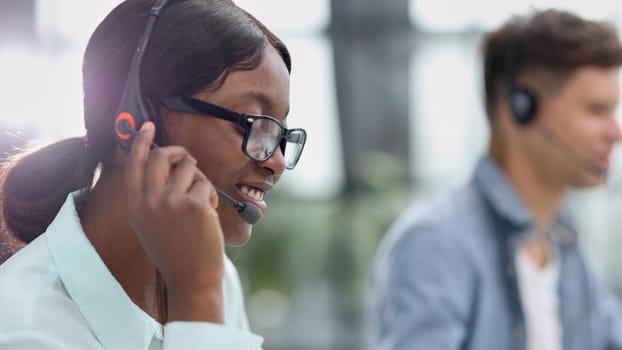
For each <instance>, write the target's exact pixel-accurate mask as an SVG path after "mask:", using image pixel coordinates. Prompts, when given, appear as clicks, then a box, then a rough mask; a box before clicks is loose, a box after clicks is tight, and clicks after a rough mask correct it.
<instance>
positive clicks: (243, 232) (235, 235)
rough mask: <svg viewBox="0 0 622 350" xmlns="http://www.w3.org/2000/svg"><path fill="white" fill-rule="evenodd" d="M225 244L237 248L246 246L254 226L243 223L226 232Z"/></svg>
mask: <svg viewBox="0 0 622 350" xmlns="http://www.w3.org/2000/svg"><path fill="white" fill-rule="evenodd" d="M223 231H224V235H225V244H226V245H227V246H229V247H236V246H241V245H244V244H246V242H248V240H249V239H250V238H251V233H252V231H253V226H252V225H249V224H247V223H241V224H239V225H236V226H235V227H231V228H229V229H228V230H224V228H223Z"/></svg>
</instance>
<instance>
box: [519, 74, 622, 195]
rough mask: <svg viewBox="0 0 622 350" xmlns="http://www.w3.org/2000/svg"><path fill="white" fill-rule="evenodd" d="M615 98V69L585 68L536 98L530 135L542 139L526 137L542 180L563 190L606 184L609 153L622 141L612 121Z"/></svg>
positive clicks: (617, 78) (616, 125)
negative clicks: (557, 87)
mask: <svg viewBox="0 0 622 350" xmlns="http://www.w3.org/2000/svg"><path fill="white" fill-rule="evenodd" d="M619 95H620V87H619V70H618V69H617V68H613V69H602V68H596V67H584V68H580V69H578V70H576V71H575V72H574V73H573V74H572V75H571V76H570V77H569V78H568V79H567V80H566V81H565V83H564V84H563V85H562V86H561V87H560V89H559V91H558V92H556V93H554V94H551V95H546V96H540V99H539V106H538V107H539V112H538V116H537V119H536V121H535V122H534V123H533V124H534V125H532V127H531V128H530V131H529V132H530V133H532V134H533V133H536V132H537V133H540V134H541V135H534V137H529V138H528V139H529V140H528V141H527V143H526V144H525V146H526V147H527V149H528V152H529V153H531V155H530V156H531V158H532V159H533V160H534V161H535V162H537V164H538V168H540V169H541V170H542V172H541V176H545V177H546V178H548V179H549V180H551V181H554V182H555V183H557V184H559V185H561V186H563V187H588V186H594V185H598V184H601V183H602V182H604V181H605V176H604V175H606V172H607V171H608V170H609V159H610V154H611V151H612V148H613V146H614V144H615V143H616V142H618V141H619V140H620V139H621V137H622V135H621V134H620V129H619V126H618V123H617V121H616V116H615V110H616V107H617V105H618V100H619ZM538 136H539V137H538ZM542 136H544V137H542ZM595 169H598V171H596V170H595Z"/></svg>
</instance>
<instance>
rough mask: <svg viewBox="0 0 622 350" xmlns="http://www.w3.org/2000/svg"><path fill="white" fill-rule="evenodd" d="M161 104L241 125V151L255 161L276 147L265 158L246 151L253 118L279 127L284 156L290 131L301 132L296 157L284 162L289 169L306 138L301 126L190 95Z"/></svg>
mask: <svg viewBox="0 0 622 350" xmlns="http://www.w3.org/2000/svg"><path fill="white" fill-rule="evenodd" d="M162 105H163V106H164V107H166V108H168V109H171V110H174V111H177V112H184V113H191V114H197V115H201V116H206V117H212V118H217V119H221V120H226V121H229V122H232V123H235V124H238V125H241V126H243V127H244V130H245V131H244V139H243V141H242V152H244V154H246V156H247V157H249V158H251V159H253V160H256V161H260V162H263V161H266V160H268V159H270V157H272V156H273V155H274V152H275V151H276V147H275V149H273V150H272V151H271V152H270V153H269V154H268V155H267V156H266V157H265V158H257V157H253V156H251V155H250V154H249V153H248V152H247V151H246V144H247V142H248V138H249V135H250V132H251V126H252V124H253V122H254V121H255V120H258V119H268V120H270V121H272V122H274V123H276V124H277V125H278V126H279V127H280V128H281V140H280V141H279V142H278V147H279V148H280V149H281V152H283V156H285V146H286V145H287V138H288V136H289V135H291V133H292V132H302V134H303V135H304V140H303V142H302V143H301V144H300V145H301V146H300V151H299V152H298V154H297V155H296V158H295V159H294V160H293V161H292V164H286V168H287V169H289V170H291V169H293V168H294V167H295V166H296V164H298V160H299V159H300V155H301V154H302V150H303V149H304V145H305V142H306V139H307V132H306V131H305V130H304V129H302V128H294V129H288V128H286V127H284V126H283V124H281V122H280V121H279V120H278V119H276V118H273V117H270V116H266V115H259V114H246V113H240V112H236V111H233V110H230V109H227V108H224V107H220V106H218V105H215V104H212V103H209V102H206V101H202V100H198V99H195V98H192V97H187V96H174V97H167V98H164V99H163V100H162Z"/></svg>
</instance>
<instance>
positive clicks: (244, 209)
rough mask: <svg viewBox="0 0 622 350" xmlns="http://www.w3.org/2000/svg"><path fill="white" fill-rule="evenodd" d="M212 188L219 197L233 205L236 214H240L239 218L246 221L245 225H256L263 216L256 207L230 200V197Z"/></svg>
mask: <svg viewBox="0 0 622 350" xmlns="http://www.w3.org/2000/svg"><path fill="white" fill-rule="evenodd" d="M214 188H215V189H216V192H218V194H219V195H220V196H221V197H223V198H224V199H226V200H228V201H229V202H231V203H232V204H233V206H234V207H235V209H237V210H238V214H240V217H242V219H243V220H244V221H246V223H248V224H251V225H254V224H255V223H257V221H259V219H261V216H262V215H263V214H262V213H261V210H259V208H257V206H255V205H253V204H251V203H249V202H239V201H236V200H235V199H233V198H231V196H229V195H228V194H226V193H224V192H223V191H222V190H220V189H219V188H216V187H214Z"/></svg>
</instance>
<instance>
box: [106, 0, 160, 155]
mask: <svg viewBox="0 0 622 350" xmlns="http://www.w3.org/2000/svg"><path fill="white" fill-rule="evenodd" d="M169 1H170V0H157V1H156V2H155V4H154V5H153V7H151V11H150V14H149V19H148V20H147V26H146V28H145V32H144V33H143V35H142V37H141V38H140V41H139V42H138V46H137V47H136V52H135V53H134V57H133V58H132V63H131V65H130V70H129V73H128V76H127V80H126V82H125V87H124V88H123V94H122V95H121V101H120V102H119V106H118V107H117V112H116V117H115V119H114V135H115V138H116V140H117V143H118V144H119V146H121V148H122V149H123V151H125V152H126V153H128V152H129V151H130V147H131V144H132V139H133V137H134V135H136V133H137V130H138V129H139V128H140V126H141V125H142V124H143V123H144V122H146V121H148V120H150V118H149V116H150V115H155V114H154V113H155V111H154V109H153V108H152V107H151V105H149V104H146V103H145V101H144V100H143V97H142V89H141V82H140V70H141V65H142V61H143V56H144V55H145V50H146V49H147V46H148V45H149V39H150V38H151V33H152V32H153V27H154V26H155V23H156V21H157V20H158V17H159V16H160V13H161V12H162V10H163V9H164V7H165V6H166V4H167V3H168V2H169Z"/></svg>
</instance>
